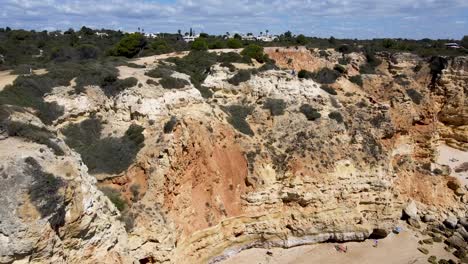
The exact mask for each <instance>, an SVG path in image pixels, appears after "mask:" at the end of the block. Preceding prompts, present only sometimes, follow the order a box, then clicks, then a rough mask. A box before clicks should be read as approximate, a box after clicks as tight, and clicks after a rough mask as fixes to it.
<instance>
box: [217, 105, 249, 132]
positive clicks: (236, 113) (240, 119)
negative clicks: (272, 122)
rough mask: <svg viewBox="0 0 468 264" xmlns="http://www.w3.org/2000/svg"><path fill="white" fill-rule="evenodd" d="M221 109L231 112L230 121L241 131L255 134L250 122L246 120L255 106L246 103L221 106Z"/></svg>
mask: <svg viewBox="0 0 468 264" xmlns="http://www.w3.org/2000/svg"><path fill="white" fill-rule="evenodd" d="M221 109H222V110H223V111H224V112H226V113H228V114H229V117H228V122H229V123H230V124H231V125H232V126H233V127H234V128H235V129H236V130H237V131H239V132H241V133H243V134H245V135H248V136H253V135H254V132H253V131H252V129H251V128H250V125H249V123H247V121H246V120H245V119H246V117H247V116H248V115H250V114H252V111H253V109H254V108H253V107H252V106H245V105H229V106H224V107H221Z"/></svg>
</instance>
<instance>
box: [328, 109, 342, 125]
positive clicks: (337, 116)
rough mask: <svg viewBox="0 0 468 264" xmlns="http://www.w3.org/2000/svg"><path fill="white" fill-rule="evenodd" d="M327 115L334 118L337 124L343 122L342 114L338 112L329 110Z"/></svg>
mask: <svg viewBox="0 0 468 264" xmlns="http://www.w3.org/2000/svg"><path fill="white" fill-rule="evenodd" d="M328 117H329V118H330V119H334V120H336V122H338V124H341V123H343V116H342V115H341V113H340V112H331V113H329V114H328Z"/></svg>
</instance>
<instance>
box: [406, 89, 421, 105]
mask: <svg viewBox="0 0 468 264" xmlns="http://www.w3.org/2000/svg"><path fill="white" fill-rule="evenodd" d="M406 94H407V95H408V96H409V97H410V98H411V101H413V103H415V104H417V105H419V104H421V101H422V100H423V98H424V97H423V96H422V95H421V93H419V92H418V91H416V90H415V89H408V90H406Z"/></svg>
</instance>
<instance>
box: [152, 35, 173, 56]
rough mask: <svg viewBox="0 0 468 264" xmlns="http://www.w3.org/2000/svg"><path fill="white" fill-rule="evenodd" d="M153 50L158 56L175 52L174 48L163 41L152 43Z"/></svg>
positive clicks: (158, 40)
mask: <svg viewBox="0 0 468 264" xmlns="http://www.w3.org/2000/svg"><path fill="white" fill-rule="evenodd" d="M151 48H152V49H153V50H154V51H155V52H156V54H164V53H169V52H171V51H173V49H172V47H171V46H169V44H167V42H166V41H165V40H163V39H157V40H155V41H153V43H151Z"/></svg>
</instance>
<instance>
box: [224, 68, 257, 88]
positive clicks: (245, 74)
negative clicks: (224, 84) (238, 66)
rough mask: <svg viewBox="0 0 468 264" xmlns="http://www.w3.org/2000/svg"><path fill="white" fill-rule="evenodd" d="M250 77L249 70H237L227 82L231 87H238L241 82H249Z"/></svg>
mask: <svg viewBox="0 0 468 264" xmlns="http://www.w3.org/2000/svg"><path fill="white" fill-rule="evenodd" d="M251 77H252V73H251V71H250V70H245V69H242V70H239V71H238V72H237V73H236V74H235V75H234V76H232V77H231V78H230V79H229V80H228V83H230V84H233V85H236V86H237V85H239V84H240V83H242V82H246V81H248V80H250V78H251Z"/></svg>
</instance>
